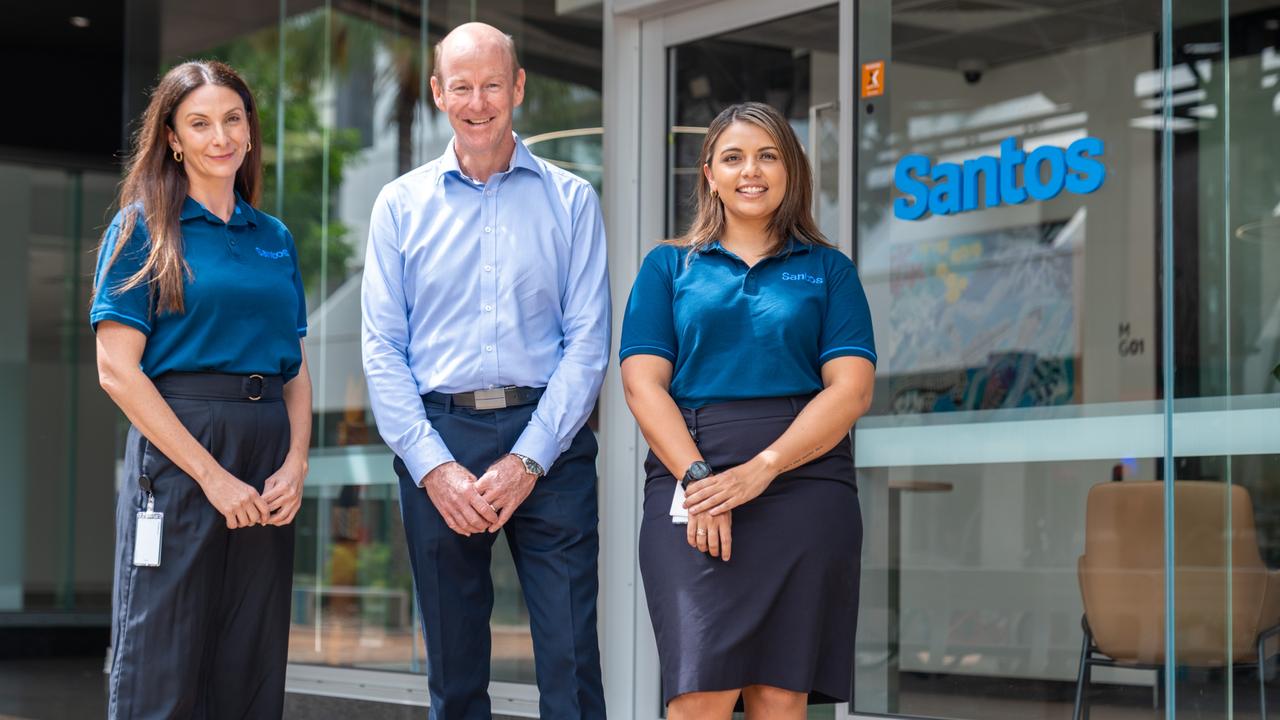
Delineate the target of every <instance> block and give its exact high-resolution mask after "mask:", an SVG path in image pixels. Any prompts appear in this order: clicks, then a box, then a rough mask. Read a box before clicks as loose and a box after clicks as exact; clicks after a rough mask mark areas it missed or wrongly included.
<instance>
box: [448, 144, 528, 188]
mask: <svg viewBox="0 0 1280 720" xmlns="http://www.w3.org/2000/svg"><path fill="white" fill-rule="evenodd" d="M511 137H512V139H513V140H515V141H516V147H515V150H514V151H512V153H511V160H510V161H509V162H508V163H507V170H506V172H511V171H512V170H515V169H516V168H524V169H525V170H531V171H533V172H534V173H537V174H538V175H539V176H541V175H542V165H540V164H539V163H538V161H537V159H536V158H534V157H533V153H531V152H529V148H527V147H525V145H524V141H523V140H521V139H520V135H519V134H517V133H515V132H513V133H511ZM453 144H454V140H450V141H449V146H448V147H446V148H445V149H444V154H443V155H441V156H440V172H439V173H438V174H437V175H436V182H437V183H438V182H440V181H441V180H443V179H444V176H445V175H456V176H458V177H459V178H466V177H467V176H466V174H465V173H463V172H462V166H460V165H458V153H456V152H454V148H453Z"/></svg>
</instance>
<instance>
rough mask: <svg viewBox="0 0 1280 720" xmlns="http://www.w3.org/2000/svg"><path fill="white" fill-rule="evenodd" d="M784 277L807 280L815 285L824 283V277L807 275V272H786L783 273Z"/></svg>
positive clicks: (784, 278)
mask: <svg viewBox="0 0 1280 720" xmlns="http://www.w3.org/2000/svg"><path fill="white" fill-rule="evenodd" d="M782 279H783V280H803V281H804V282H807V283H810V284H813V285H821V284H822V283H823V279H822V278H820V277H814V276H813V275H806V274H805V273H789V272H784V273H782Z"/></svg>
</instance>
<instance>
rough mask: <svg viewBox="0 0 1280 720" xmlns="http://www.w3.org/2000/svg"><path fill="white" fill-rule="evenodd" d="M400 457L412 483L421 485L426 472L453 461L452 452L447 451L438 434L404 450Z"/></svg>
mask: <svg viewBox="0 0 1280 720" xmlns="http://www.w3.org/2000/svg"><path fill="white" fill-rule="evenodd" d="M400 459H401V460H403V461H404V466H405V467H406V468H407V469H408V470H409V475H410V476H411V477H412V478H413V482H414V484H415V485H417V486H418V487H422V480H423V478H425V477H426V476H427V473H430V472H431V471H432V470H435V469H436V468H438V467H440V466H441V465H443V464H445V463H447V462H453V453H451V452H449V448H447V447H445V444H444V441H443V440H441V439H440V438H439V436H431V437H428V438H426V439H425V440H423V441H422V442H420V443H418V444H417V445H415V446H413V447H412V448H409V449H408V450H406V451H405V452H404V454H402V455H401V456H400Z"/></svg>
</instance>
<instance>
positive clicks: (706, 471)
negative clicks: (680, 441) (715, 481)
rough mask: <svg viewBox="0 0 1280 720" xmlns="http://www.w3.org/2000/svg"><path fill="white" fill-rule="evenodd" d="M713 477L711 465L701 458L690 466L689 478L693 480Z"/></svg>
mask: <svg viewBox="0 0 1280 720" xmlns="http://www.w3.org/2000/svg"><path fill="white" fill-rule="evenodd" d="M708 477H711V466H710V465H708V464H707V463H705V462H703V461H701V460H699V461H697V462H695V463H694V464H692V465H690V466H689V478H690V479H692V480H705V479H707V478H708Z"/></svg>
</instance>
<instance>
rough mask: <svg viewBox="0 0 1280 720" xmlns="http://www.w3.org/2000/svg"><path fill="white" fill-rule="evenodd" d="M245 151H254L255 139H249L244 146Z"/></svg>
mask: <svg viewBox="0 0 1280 720" xmlns="http://www.w3.org/2000/svg"><path fill="white" fill-rule="evenodd" d="M244 151H245V152H252V151H253V141H252V140H249V141H248V142H247V143H246V144H245V146H244Z"/></svg>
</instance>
